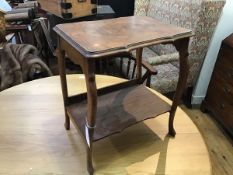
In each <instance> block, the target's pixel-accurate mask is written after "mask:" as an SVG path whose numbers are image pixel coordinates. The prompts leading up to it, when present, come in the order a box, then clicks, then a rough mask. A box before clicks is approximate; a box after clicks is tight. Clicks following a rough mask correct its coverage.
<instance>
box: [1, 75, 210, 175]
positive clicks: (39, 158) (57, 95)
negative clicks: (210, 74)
mask: <svg viewBox="0 0 233 175" xmlns="http://www.w3.org/2000/svg"><path fill="white" fill-rule="evenodd" d="M67 78H68V79H67V81H68V87H69V94H70V95H74V94H76V93H81V92H85V91H86V84H85V79H84V76H83V75H68V76H67ZM96 78H97V80H96V81H97V87H104V86H107V85H110V84H115V83H119V82H122V81H124V80H123V79H119V78H115V77H109V76H97V77H96ZM153 92H154V93H156V92H155V91H153ZM157 94H158V93H157ZM159 96H160V97H161V98H163V99H165V100H166V101H167V102H169V103H170V101H169V100H167V99H166V98H165V97H163V96H162V95H159ZM0 114H1V115H0V135H1V139H0V174H4V175H8V174H9V175H21V174H24V175H25V174H27V175H32V174H33V175H34V174H40V175H43V174H59V175H77V174H78V175H84V174H87V171H86V149H85V144H84V143H83V141H82V139H81V136H80V135H79V133H78V132H77V130H76V129H75V128H74V126H73V125H71V130H70V131H66V130H65V128H64V126H63V124H64V108H63V100H62V92H61V88H60V80H59V77H58V76H54V77H49V78H45V79H40V80H36V81H32V82H29V83H25V84H21V85H19V86H15V87H12V88H10V89H7V90H5V91H2V92H1V93H0ZM168 115H169V114H168V113H165V114H163V115H161V116H159V117H156V118H154V119H149V120H147V121H144V122H142V123H139V124H137V125H134V126H132V127H130V128H128V129H126V130H124V131H123V132H122V133H120V134H116V135H112V136H110V137H108V138H105V139H103V140H100V141H97V142H95V143H94V145H93V146H94V147H93V161H94V167H95V174H98V175H103V174H113V175H131V174H132V175H152V174H160V175H161V174H171V175H180V174H188V175H197V174H198V175H207V174H208V175H210V174H211V165H210V161H209V156H208V151H207V149H206V146H205V144H204V141H203V139H202V137H201V135H200V133H199V131H198V129H197V128H196V126H195V125H194V124H193V123H192V121H191V120H190V119H189V117H188V116H187V114H186V113H184V112H183V111H182V110H181V109H180V108H178V109H177V113H176V117H175V121H174V126H175V128H176V132H177V134H176V136H175V138H170V137H168V136H167V131H168V126H167V124H168V121H167V120H168Z"/></svg>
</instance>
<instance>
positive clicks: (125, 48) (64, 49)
mask: <svg viewBox="0 0 233 175" xmlns="http://www.w3.org/2000/svg"><path fill="white" fill-rule="evenodd" d="M54 30H55V31H56V32H57V34H58V41H59V47H58V48H59V49H58V59H59V70H60V77H61V86H62V92H63V98H64V105H65V115H66V122H65V127H66V129H69V128H70V119H71V120H72V121H73V123H74V124H75V126H76V127H77V128H78V129H79V130H81V133H82V135H83V136H84V139H85V143H86V145H87V166H88V171H89V173H90V174H93V172H94V169H93V166H92V142H93V141H96V140H99V139H101V138H104V137H107V136H109V135H111V134H114V133H117V132H120V131H122V130H123V129H125V128H126V127H129V126H131V125H133V124H136V123H138V122H140V121H143V120H145V119H149V118H152V117H156V116H158V115H160V114H163V113H165V112H170V116H169V134H170V135H171V136H175V130H174V127H173V120H174V116H175V112H176V108H177V105H178V101H179V99H180V97H181V95H182V93H183V90H184V88H185V84H186V81H187V76H188V64H187V57H188V43H189V37H190V36H192V32H191V31H190V30H187V29H183V28H178V27H175V26H171V25H165V24H163V23H161V22H159V21H157V20H155V19H153V18H150V17H136V16H133V17H124V18H116V19H109V20H101V21H89V22H79V23H72V24H70V23H69V24H59V25H57V26H56V27H55V28H54ZM160 43H171V44H174V45H175V47H176V49H177V50H178V51H179V53H180V77H179V82H178V86H177V91H176V93H175V96H174V100H173V103H172V105H169V104H167V103H166V102H164V101H163V100H162V99H160V98H159V97H158V96H156V95H154V94H153V93H152V92H151V91H150V90H149V89H148V88H146V87H145V86H144V85H142V81H141V78H142V73H141V67H142V58H141V56H142V50H143V47H146V46H150V45H153V44H160ZM132 50H136V62H137V71H136V72H137V78H136V79H134V80H130V81H125V82H123V83H120V84H116V85H112V86H109V87H105V88H101V89H97V87H96V82H95V61H96V60H98V59H108V58H109V57H111V56H116V55H122V54H127V53H128V52H129V51H132ZM65 55H67V56H68V57H69V58H70V59H71V60H72V61H73V62H75V63H76V64H79V65H80V66H81V68H82V70H83V73H84V75H85V80H86V86H87V93H84V94H79V95H77V96H72V97H69V96H68V90H67V82H66V75H65V74H66V73H65V61H64V60H65ZM97 97H98V101H97Z"/></svg>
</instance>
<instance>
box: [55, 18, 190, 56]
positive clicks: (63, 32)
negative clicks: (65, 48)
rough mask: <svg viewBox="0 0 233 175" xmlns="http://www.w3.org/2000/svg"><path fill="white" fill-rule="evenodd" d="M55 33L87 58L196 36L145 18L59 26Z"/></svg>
mask: <svg viewBox="0 0 233 175" xmlns="http://www.w3.org/2000/svg"><path fill="white" fill-rule="evenodd" d="M54 30H55V31H56V32H57V33H58V35H59V36H61V37H62V38H64V39H65V40H66V41H67V42H68V43H69V44H70V45H71V46H73V47H74V48H75V49H76V50H78V51H79V52H80V53H81V54H82V55H83V56H84V57H86V58H88V57H99V56H106V55H110V54H114V53H120V52H128V51H130V50H133V49H136V48H141V47H145V46H148V45H153V44H158V43H165V42H169V41H170V42H172V41H174V40H178V39H179V38H185V37H186V38H189V37H190V36H192V32H191V31H190V30H188V29H184V28H179V27H176V26H172V25H167V24H163V23H161V22H160V21H158V20H155V19H153V18H150V17H141V16H131V17H122V18H115V19H108V20H100V21H88V22H78V23H71V24H59V25H57V26H56V27H55V28H54Z"/></svg>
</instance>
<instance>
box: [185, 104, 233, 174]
mask: <svg viewBox="0 0 233 175" xmlns="http://www.w3.org/2000/svg"><path fill="white" fill-rule="evenodd" d="M182 109H183V110H184V111H185V112H186V113H187V114H188V115H189V117H190V118H191V119H192V121H193V122H194V123H195V124H196V126H197V127H198V129H199V131H200V133H201V134H202V136H203V138H204V141H205V143H206V145H207V149H208V151H209V154H210V161H211V164H212V173H213V175H232V174H233V141H232V140H231V139H230V138H229V136H228V135H227V134H226V133H225V132H224V131H223V129H222V128H221V127H220V126H219V124H218V123H217V122H216V121H215V120H214V119H213V118H212V117H211V115H209V114H204V113H202V112H201V111H200V110H198V109H187V108H186V107H185V106H182Z"/></svg>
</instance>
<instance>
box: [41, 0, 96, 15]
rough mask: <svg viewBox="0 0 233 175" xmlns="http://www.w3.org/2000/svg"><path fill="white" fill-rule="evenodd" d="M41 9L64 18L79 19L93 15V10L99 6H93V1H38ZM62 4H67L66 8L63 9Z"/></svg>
mask: <svg viewBox="0 0 233 175" xmlns="http://www.w3.org/2000/svg"><path fill="white" fill-rule="evenodd" d="M37 1H38V2H39V3H40V5H41V8H42V9H43V10H45V11H47V12H49V13H52V14H54V15H56V16H59V17H62V18H68V19H69V18H77V17H83V16H89V15H93V12H92V9H96V7H97V5H96V4H92V3H91V1H92V0H85V1H84V2H79V1H77V0H37ZM61 3H64V4H67V5H65V6H67V9H66V8H62V6H61ZM63 14H65V15H66V14H70V15H69V16H67V17H66V16H64V15H63Z"/></svg>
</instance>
